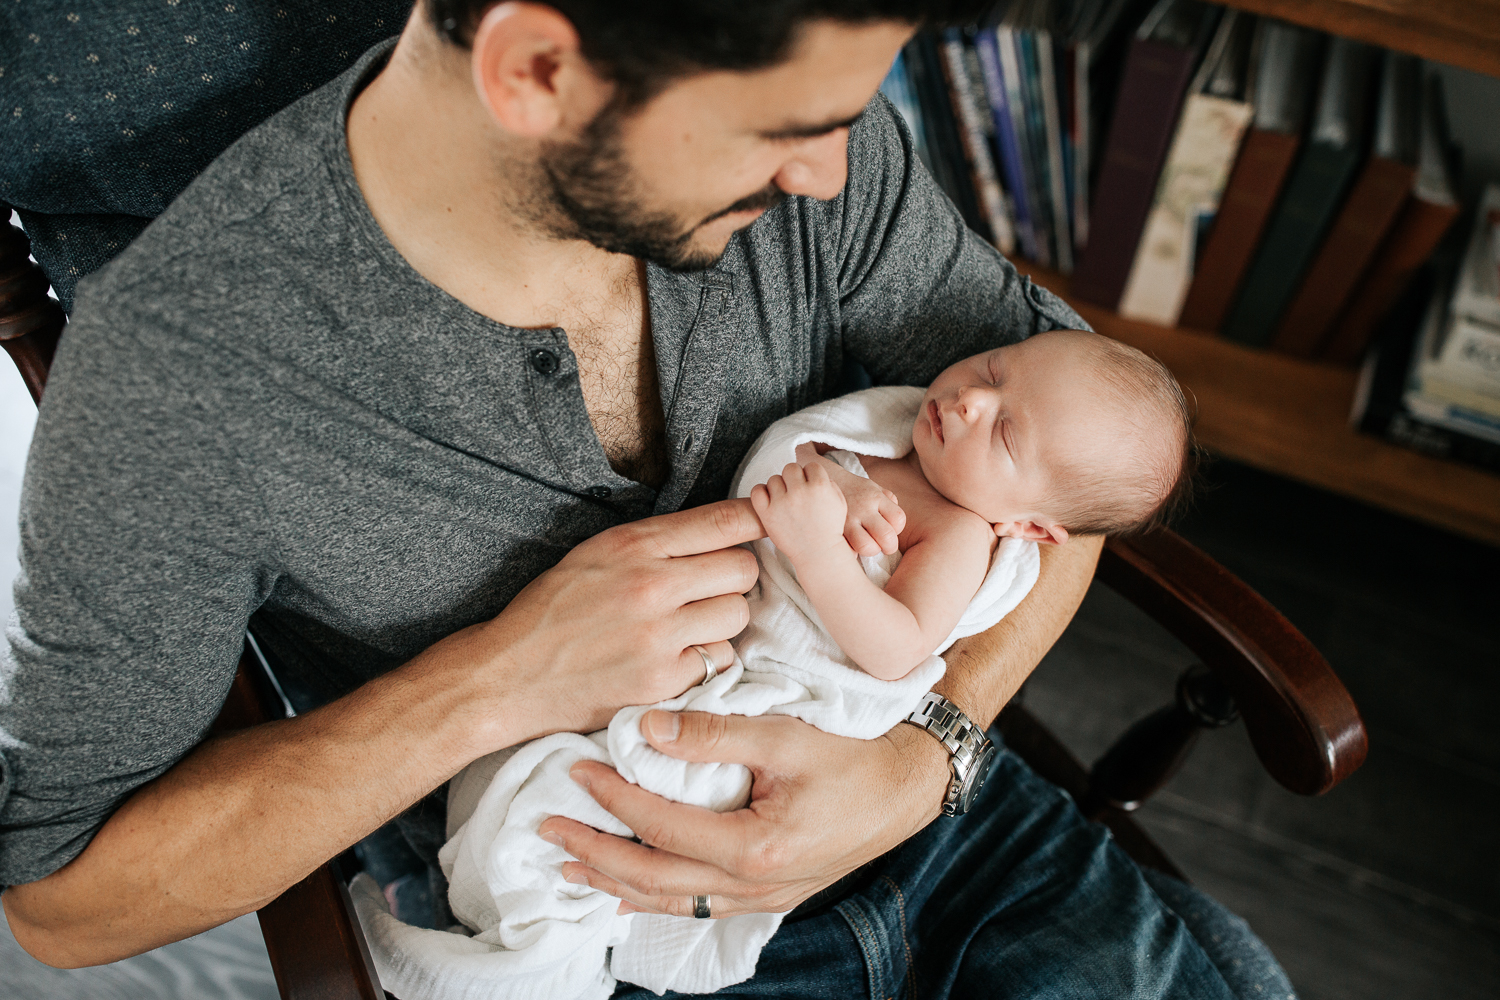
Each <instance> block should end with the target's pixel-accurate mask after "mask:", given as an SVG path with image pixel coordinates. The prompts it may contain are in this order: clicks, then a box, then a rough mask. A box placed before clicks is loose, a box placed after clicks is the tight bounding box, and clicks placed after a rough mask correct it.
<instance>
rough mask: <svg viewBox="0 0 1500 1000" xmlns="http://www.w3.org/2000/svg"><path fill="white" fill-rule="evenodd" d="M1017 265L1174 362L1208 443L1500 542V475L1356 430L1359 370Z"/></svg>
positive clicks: (1098, 322) (1093, 320)
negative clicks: (1167, 317)
mask: <svg viewBox="0 0 1500 1000" xmlns="http://www.w3.org/2000/svg"><path fill="white" fill-rule="evenodd" d="M1016 267H1017V268H1019V269H1020V271H1021V272H1022V273H1023V274H1026V275H1029V276H1030V277H1031V279H1032V280H1033V281H1035V282H1036V283H1037V284H1038V285H1041V286H1043V287H1044V288H1047V289H1049V290H1051V291H1053V292H1056V293H1057V294H1058V295H1060V296H1062V297H1063V298H1064V299H1067V301H1068V303H1069V304H1070V305H1072V306H1073V308H1075V309H1077V310H1078V312H1079V314H1080V315H1081V316H1083V318H1084V319H1085V320H1087V321H1088V322H1089V324H1090V325H1091V326H1093V328H1094V329H1095V330H1097V331H1099V332H1100V333H1103V334H1106V335H1108V336H1111V337H1114V338H1115V339H1116V340H1121V341H1124V342H1125V343H1127V344H1130V345H1132V346H1134V347H1137V348H1139V349H1141V350H1143V351H1145V352H1147V353H1148V354H1151V355H1153V356H1155V357H1157V358H1159V359H1160V360H1161V361H1162V363H1164V364H1165V365H1166V366H1167V367H1168V368H1170V369H1172V372H1173V373H1174V374H1175V375H1176V376H1177V378H1178V379H1179V380H1180V381H1181V382H1182V385H1183V388H1185V389H1186V390H1187V391H1188V392H1189V393H1190V394H1191V395H1192V396H1193V397H1194V398H1195V399H1196V401H1197V404H1198V437H1199V439H1200V440H1201V441H1202V442H1203V444H1204V445H1205V446H1206V447H1208V448H1209V449H1210V450H1211V451H1213V452H1215V453H1217V454H1220V455H1223V456H1224V457H1226V458H1231V459H1234V460H1235V461H1239V462H1244V463H1245V464H1247V465H1253V466H1255V467H1256V468H1259V469H1264V470H1266V471H1268V472H1274V473H1277V474H1278V475H1283V476H1287V477H1289V478H1291V479H1297V480H1300V481H1302V482H1304V483H1308V484H1310V485H1312V486H1317V487H1319V488H1321V489H1325V490H1329V491H1331V492H1334V493H1339V494H1342V495H1344V496H1347V497H1351V498H1353V499H1355V500H1359V501H1362V502H1364V503H1367V504H1370V505H1372V506H1375V507H1381V508H1384V509H1386V510H1389V511H1394V512H1395V513H1397V514H1404V515H1406V516H1407V517H1412V518H1415V519H1417V520H1419V521H1426V522H1428V523H1430V524H1435V525H1437V526H1439V527H1441V528H1447V529H1448V530H1450V531H1455V532H1458V533H1459V534H1463V535H1467V536H1469V537H1472V538H1477V539H1480V540H1482V541H1485V542H1489V543H1490V544H1492V545H1500V477H1497V476H1493V475H1490V474H1488V473H1486V472H1484V471H1482V470H1480V469H1477V468H1473V467H1471V466H1467V465H1461V464H1459V463H1456V462H1446V461H1443V460H1441V459H1435V458H1428V457H1427V456H1425V455H1419V454H1417V453H1416V452H1414V451H1409V450H1408V449H1405V448H1400V447H1397V446H1396V445H1393V444H1389V443H1387V442H1385V441H1381V440H1379V439H1378V438H1374V437H1370V436H1369V435H1365V434H1359V433H1357V432H1356V431H1354V430H1353V429H1352V428H1351V427H1350V426H1349V408H1350V405H1351V403H1352V402H1353V399H1354V383H1355V380H1356V373H1355V372H1353V371H1350V370H1348V369H1345V368H1336V367H1333V366H1330V365H1325V364H1319V363H1316V362H1309V361H1303V360H1301V359H1299V358H1292V357H1288V356H1286V355H1281V354H1275V353H1273V352H1270V351H1261V350H1255V349H1253V348H1248V347H1242V346H1241V345H1239V344H1236V343H1233V342H1232V341H1228V340H1225V339H1223V338H1222V337H1218V336H1215V335H1213V334H1208V333H1200V332H1197V331H1191V330H1182V329H1171V328H1168V327H1163V326H1157V325H1155V324H1153V323H1142V322H1138V321H1136V320H1129V319H1124V318H1122V317H1121V316H1120V315H1119V314H1117V313H1115V312H1113V311H1111V310H1108V309H1104V308H1101V307H1099V306H1095V305H1090V304H1089V303H1087V302H1079V301H1077V300H1074V299H1072V298H1071V297H1070V296H1069V294H1068V279H1067V278H1065V277H1063V276H1061V275H1059V274H1057V273H1056V272H1055V271H1049V270H1047V269H1045V268H1042V267H1038V266H1037V265H1035V264H1032V263H1030V262H1028V261H1022V260H1018V261H1016ZM1267 516H1268V517H1276V516H1278V515H1277V513H1276V512H1274V511H1268V512H1267ZM1372 541H1373V540H1372Z"/></svg>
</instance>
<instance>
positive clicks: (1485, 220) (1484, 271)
mask: <svg viewBox="0 0 1500 1000" xmlns="http://www.w3.org/2000/svg"><path fill="white" fill-rule="evenodd" d="M1453 312H1454V313H1455V314H1456V315H1459V316H1467V317H1469V318H1471V319H1475V320H1479V321H1480V322H1482V323H1484V324H1486V325H1488V326H1491V327H1500V184H1490V185H1489V186H1488V187H1486V188H1485V189H1484V193H1483V195H1481V196H1480V199H1479V208H1478V210H1477V211H1476V213H1475V218H1474V230H1473V232H1472V234H1471V235H1470V236H1469V246H1468V249H1467V250H1466V251H1465V252H1464V260H1463V266H1462V267H1460V268H1459V272H1458V284H1457V285H1456V286H1455V287H1454V289H1453Z"/></svg>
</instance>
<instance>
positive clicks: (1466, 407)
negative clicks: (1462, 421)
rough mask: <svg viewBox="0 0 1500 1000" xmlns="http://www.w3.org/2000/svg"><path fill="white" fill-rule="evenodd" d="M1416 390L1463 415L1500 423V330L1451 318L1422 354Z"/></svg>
mask: <svg viewBox="0 0 1500 1000" xmlns="http://www.w3.org/2000/svg"><path fill="white" fill-rule="evenodd" d="M1413 378H1414V380H1415V381H1414V390H1415V391H1416V392H1418V393H1419V394H1420V395H1421V396H1422V397H1423V398H1424V399H1426V400H1428V401H1430V402H1432V403H1435V404H1439V405H1442V406H1451V407H1454V408H1455V409H1456V410H1458V411H1461V412H1462V414H1464V415H1468V416H1473V417H1474V418H1475V419H1479V420H1481V421H1487V422H1489V423H1495V422H1496V421H1500V329H1497V328H1495V327H1492V326H1489V325H1488V324H1485V323H1481V322H1479V321H1478V320H1475V319H1472V318H1470V317H1468V316H1461V315H1451V316H1449V318H1448V321H1447V329H1446V331H1445V332H1444V333H1443V334H1442V336H1440V337H1437V338H1435V339H1434V342H1433V343H1431V344H1430V345H1429V346H1428V348H1427V349H1426V350H1424V351H1422V352H1420V353H1419V355H1418V359H1417V364H1416V368H1415V370H1414V373H1413Z"/></svg>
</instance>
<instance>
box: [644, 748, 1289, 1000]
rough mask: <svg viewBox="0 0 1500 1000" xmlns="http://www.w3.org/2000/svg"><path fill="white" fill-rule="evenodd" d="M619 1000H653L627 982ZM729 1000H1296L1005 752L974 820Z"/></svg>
mask: <svg viewBox="0 0 1500 1000" xmlns="http://www.w3.org/2000/svg"><path fill="white" fill-rule="evenodd" d="M990 736H991V738H994V739H995V740H996V742H997V744H998V743H999V739H998V736H997V734H995V733H993V732H992V733H991V734H990ZM670 995H674V994H669V996H670ZM614 996H615V998H616V1000H618V998H626V997H628V998H630V1000H647V998H650V997H652V996H653V994H651V993H648V992H647V991H645V990H643V989H641V988H639V987H636V986H629V985H626V984H621V985H620V987H619V988H618V989H617V990H616V991H615V994H614ZM715 996H721V997H785V998H812V997H830V998H838V1000H852V998H854V997H869V998H870V1000H893V998H896V997H909V998H922V1000H929V998H937V1000H942V998H948V997H952V998H955V1000H971V998H989V997H996V998H1000V997H1004V998H1022V997H1027V998H1030V997H1036V998H1043V997H1045V998H1048V1000H1083V998H1100V1000H1123V998H1127V997H1132V998H1133V997H1141V998H1145V997H1150V998H1152V1000H1156V998H1163V1000H1165V998H1181V1000H1249V998H1251V997H1254V998H1256V1000H1283V998H1292V997H1293V992H1292V988H1291V984H1290V983H1289V982H1288V981H1287V979H1286V975H1285V974H1284V973H1283V972H1282V971H1281V968H1280V966H1278V965H1277V964H1276V960H1275V959H1274V958H1272V957H1271V954H1270V952H1269V951H1267V950H1266V947H1265V945H1263V944H1261V942H1260V941H1259V940H1258V939H1257V938H1256V937H1255V935H1254V934H1253V933H1252V932H1251V931H1250V928H1249V927H1248V926H1247V925H1246V924H1245V922H1244V921H1243V920H1240V919H1239V918H1238V917H1235V916H1233V915H1232V914H1230V913H1229V912H1228V911H1227V910H1225V909H1224V908H1223V907H1222V906H1220V905H1219V904H1217V903H1215V902H1214V901H1213V900H1211V899H1209V898H1208V897H1207V896H1204V895H1203V894H1202V893H1200V892H1198V891H1197V890H1195V889H1192V888H1191V887H1189V886H1187V885H1184V884H1183V883H1181V882H1178V881H1177V880H1175V879H1172V878H1168V877H1167V876H1164V875H1160V874H1158V873H1156V872H1149V871H1143V870H1142V869H1140V868H1138V867H1137V866H1136V864H1135V862H1133V861H1131V860H1130V858H1129V857H1127V856H1126V854H1125V852H1124V851H1122V850H1121V849H1120V848H1119V846H1118V845H1117V844H1115V842H1114V840H1113V838H1111V837H1110V835H1109V833H1108V832H1107V831H1106V830H1105V829H1104V828H1103V827H1102V826H1099V825H1098V824H1095V823H1090V822H1088V821H1087V820H1085V819H1084V818H1083V815H1082V814H1081V813H1080V812H1079V811H1078V810H1077V808H1075V806H1074V805H1073V800H1072V799H1070V798H1069V797H1068V796H1067V795H1065V794H1064V793H1063V792H1062V791H1060V790H1059V789H1058V788H1056V787H1055V786H1053V785H1052V784H1050V783H1049V782H1047V781H1045V780H1043V779H1042V778H1040V777H1038V776H1037V775H1036V774H1035V773H1033V772H1032V770H1031V769H1030V768H1029V767H1027V766H1026V764H1025V763H1023V762H1022V761H1021V759H1020V758H1019V757H1017V756H1016V755H1015V754H1014V753H1012V752H1011V751H1010V750H1008V749H1005V748H1004V747H1003V745H1002V746H1001V749H1000V754H999V756H998V758H997V759H996V762H995V767H994V770H993V771H991V773H990V778H989V781H988V782H987V783H986V784H985V787H984V790H983V792H982V793H981V795H980V798H979V800H978V802H976V804H975V807H974V809H973V810H972V811H970V812H969V814H968V815H966V816H962V817H956V818H951V819H950V818H940V819H938V820H937V821H936V822H934V823H932V824H931V825H930V826H928V827H927V829H926V830H924V831H922V832H921V833H919V834H918V835H917V836H915V837H913V838H912V839H911V840H909V841H907V842H906V843H905V844H902V845H901V846H900V847H899V848H897V849H896V850H894V851H891V852H890V853H889V854H887V855H886V856H884V857H882V858H880V859H878V860H876V861H875V862H873V863H871V864H870V865H867V866H866V867H865V868H864V869H862V870H860V871H859V872H856V873H855V874H854V875H851V876H850V877H849V878H847V879H845V880H844V881H843V882H841V883H839V884H837V885H835V886H832V887H830V889H828V890H825V891H824V892H823V893H820V894H819V895H818V896H815V897H813V898H812V899H810V900H808V901H807V902H806V903H804V904H802V906H799V907H798V908H797V909H796V910H795V911H793V912H792V914H791V915H789V917H788V919H787V921H786V923H784V924H783V925H782V927H781V930H780V931H778V932H777V934H776V936H775V937H774V938H772V939H771V942H770V944H768V945H767V946H766V949H765V951H764V952H762V953H761V956H760V964H759V966H758V967H757V970H756V974H755V975H754V976H753V977H752V978H751V979H749V980H747V981H746V982H743V983H740V984H738V985H736V986H730V987H728V988H726V989H724V990H721V991H719V992H718V993H717V994H715Z"/></svg>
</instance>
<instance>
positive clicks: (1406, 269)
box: [1322, 73, 1458, 365]
mask: <svg viewBox="0 0 1500 1000" xmlns="http://www.w3.org/2000/svg"><path fill="white" fill-rule="evenodd" d="M1457 175H1458V170H1457V164H1456V163H1455V150H1454V148H1453V146H1452V143H1451V141H1450V139H1449V137H1448V113H1447V107H1446V104H1445V101H1444V99H1443V80H1442V77H1440V76H1438V75H1437V74H1436V73H1432V74H1429V75H1428V77H1427V79H1426V80H1425V81H1424V93H1423V97H1422V116H1421V131H1420V135H1419V141H1418V149H1417V177H1416V182H1415V184H1414V185H1413V187H1412V191H1411V194H1410V196H1408V198H1407V200H1406V204H1405V205H1404V206H1403V208H1402V209H1401V214H1400V215H1399V216H1398V217H1397V219H1396V222H1395V224H1394V225H1393V226H1392V227H1391V233H1390V235H1389V236H1388V237H1386V240H1385V242H1384V243H1383V244H1381V247H1380V249H1379V250H1378V251H1377V253H1376V255H1375V259H1374V260H1373V261H1372V262H1371V264H1370V266H1369V268H1367V269H1366V271H1365V274H1364V276H1363V277H1362V278H1360V280H1359V284H1358V285H1357V286H1356V288H1355V290H1354V292H1352V293H1351V294H1350V296H1349V302H1348V305H1347V306H1346V308H1345V310H1344V313H1343V315H1342V316H1341V317H1340V318H1339V319H1338V321H1337V322H1336V323H1335V324H1334V328H1333V331H1332V333H1331V334H1330V335H1329V337H1328V341H1327V343H1326V344H1325V346H1324V347H1323V350H1322V357H1323V358H1324V359H1325V360H1328V361H1332V362H1334V363H1335V364H1341V365H1353V364H1354V363H1355V362H1357V361H1358V360H1359V358H1360V355H1362V354H1363V353H1364V351H1365V348H1366V346H1367V345H1368V344H1369V342H1370V338H1371V336H1372V335H1373V334H1374V332H1375V328H1376V326H1377V325H1378V324H1379V322H1380V320H1381V318H1382V317H1384V316H1385V314H1386V313H1387V312H1389V311H1390V309H1391V307H1392V306H1393V305H1394V304H1395V303H1396V301H1397V300H1398V299H1399V298H1400V297H1401V294H1402V292H1404V291H1405V290H1406V287H1407V285H1408V284H1409V283H1410V282H1411V280H1412V278H1413V276H1415V275H1416V273H1417V271H1418V269H1419V268H1421V266H1422V265H1423V264H1424V263H1426V262H1427V260H1428V258H1430V257H1431V256H1432V254H1433V252H1434V251H1435V250H1436V249H1437V248H1438V244H1439V243H1441V242H1442V240H1443V237H1444V235H1445V234H1446V233H1447V232H1448V231H1449V229H1450V228H1451V227H1452V225H1453V220H1454V219H1456V218H1458V196H1457V194H1456V193H1455V191H1456V189H1457Z"/></svg>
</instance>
